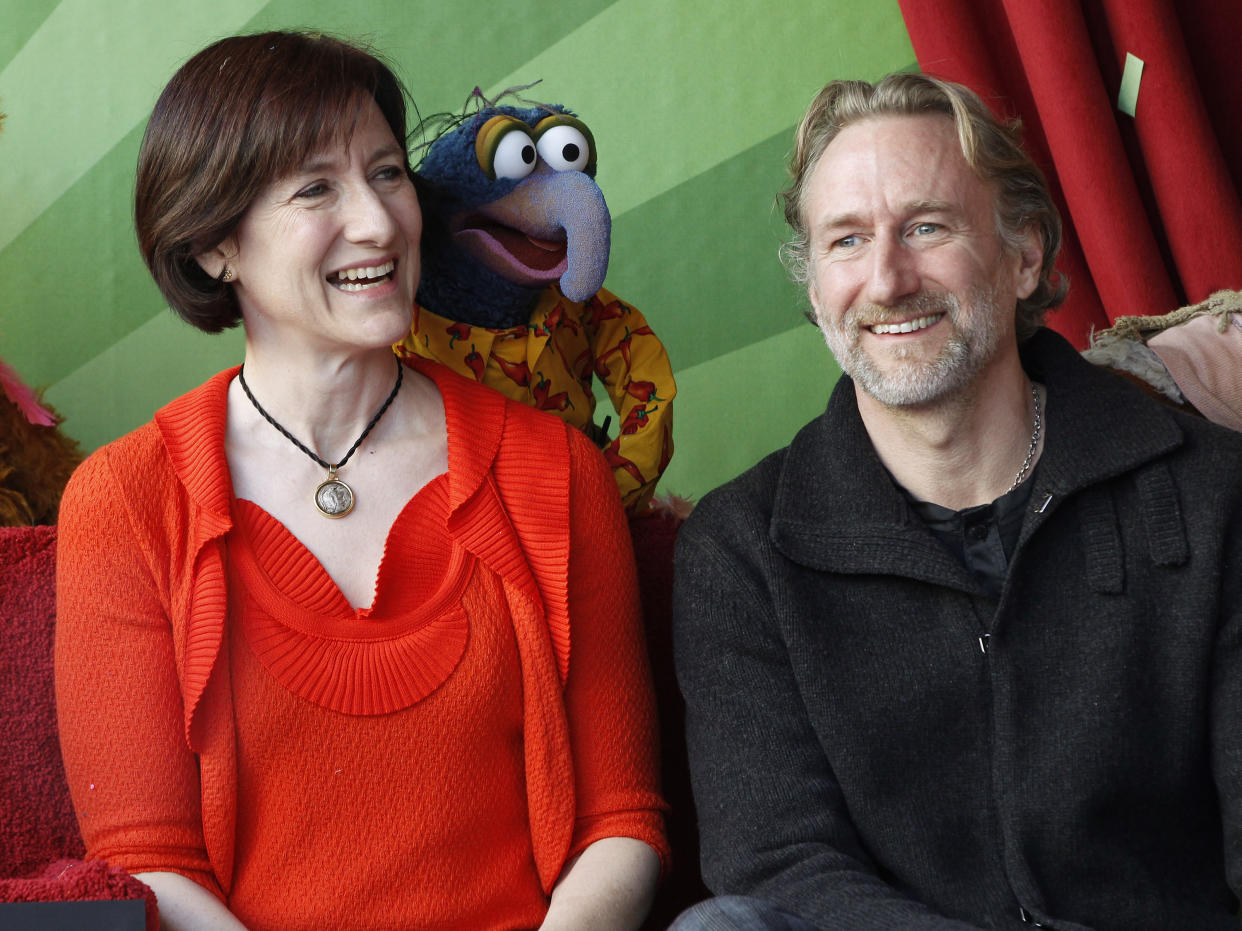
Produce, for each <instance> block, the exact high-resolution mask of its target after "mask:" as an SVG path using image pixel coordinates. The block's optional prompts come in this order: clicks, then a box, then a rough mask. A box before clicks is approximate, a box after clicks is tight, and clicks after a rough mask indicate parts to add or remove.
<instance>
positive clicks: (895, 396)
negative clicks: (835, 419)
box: [820, 288, 1002, 407]
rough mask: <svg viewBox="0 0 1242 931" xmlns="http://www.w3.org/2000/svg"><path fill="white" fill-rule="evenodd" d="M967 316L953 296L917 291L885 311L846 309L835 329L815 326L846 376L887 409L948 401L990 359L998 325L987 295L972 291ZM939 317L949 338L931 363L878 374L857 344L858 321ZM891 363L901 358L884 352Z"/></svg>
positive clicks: (986, 291)
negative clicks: (949, 331) (950, 329)
mask: <svg viewBox="0 0 1242 931" xmlns="http://www.w3.org/2000/svg"><path fill="white" fill-rule="evenodd" d="M968 299H969V302H970V308H971V309H970V312H969V314H967V315H963V312H962V304H961V301H959V300H958V298H957V296H956V295H953V294H948V293H940V294H936V293H931V292H927V291H921V292H919V293H918V294H916V295H914V296H913V297H911V298H908V299H906V300H903V301H902V302H901V303H899V304H896V305H894V306H892V307H888V308H883V309H881V308H879V307H876V306H874V305H863V306H860V307H854V308H851V309H850V310H849V311H848V312H847V313H846V315H845V319H844V320H843V321H841V323H839V324H833V323H823V322H821V324H820V331H821V332H822V333H823V334H824V341H825V342H826V343H827V344H828V348H829V350H831V352H832V355H833V357H834V358H836V360H837V365H839V366H840V367H841V371H843V372H844V373H845V374H846V375H848V376H850V378H852V379H853V380H854V383H855V384H856V385H858V386H859V387H860V388H862V390H863V391H865V392H866V393H867V394H868V395H870V396H871V397H873V398H875V400H877V401H879V402H880V403H881V404H884V405H886V406H888V407H917V406H919V405H923V404H930V403H932V402H933V401H938V400H940V399H942V398H944V397H948V396H951V395H953V394H956V393H957V392H959V391H961V390H962V389H963V388H965V387H966V386H967V385H969V384H970V383H971V382H972V381H973V380H974V379H975V377H976V376H977V375H978V374H979V373H980V372H981V371H983V369H984V367H985V366H986V365H987V364H988V362H989V361H991V359H992V357H993V356H994V355H996V350H997V347H998V346H999V345H1000V338H1001V329H1002V327H1001V320H1000V316H999V314H998V313H997V308H996V301H995V298H994V294H993V292H992V290H990V289H986V288H973V289H971V291H970V293H969V294H968ZM938 313H943V314H944V315H945V319H943V320H941V321H939V322H938V323H936V324H935V325H936V326H944V325H945V324H949V325H951V326H952V327H953V333H952V334H951V335H950V336H949V339H948V342H946V343H945V345H944V348H943V349H941V351H940V353H939V355H937V356H936V357H935V358H934V359H930V360H926V361H922V362H919V361H910V362H907V363H905V364H901V365H898V366H896V367H895V368H894V369H893V370H892V371H890V372H887V373H885V372H883V371H881V370H880V368H879V367H878V366H877V365H876V364H875V362H874V360H873V359H872V358H871V357H870V356H869V355H867V353H866V352H865V351H863V349H862V347H861V346H860V345H859V341H860V338H861V328H860V327H859V326H858V321H859V320H869V321H871V322H872V323H876V322H882V321H884V320H888V319H894V320H895V319H909V318H911V317H927V316H930V315H932V314H938ZM890 356H891V358H893V359H894V360H901V359H903V357H905V356H907V354H906V353H904V352H902V351H901V350H898V351H896V352H892V351H890Z"/></svg>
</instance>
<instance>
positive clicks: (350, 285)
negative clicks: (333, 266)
mask: <svg viewBox="0 0 1242 931" xmlns="http://www.w3.org/2000/svg"><path fill="white" fill-rule="evenodd" d="M394 268H396V263H395V262H394V261H392V260H391V259H389V260H388V261H387V262H385V263H384V264H383V265H376V266H374V267H371V266H362V267H359V268H343V269H341V270H340V271H339V272H337V273H336V274H335V275H334V276H333V277H332V278H330V279H329V281H331V282H332V284H333V285H334V286H335V287H337V288H340V289H341V290H342V291H365V290H367V289H368V288H374V287H376V286H377V285H381V284H383V283H384V282H385V281H387V280H388V276H389V275H390V274H391V273H392V270H393V269H394Z"/></svg>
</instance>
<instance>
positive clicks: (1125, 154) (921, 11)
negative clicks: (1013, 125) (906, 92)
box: [900, 0, 1242, 348]
mask: <svg viewBox="0 0 1242 931" xmlns="http://www.w3.org/2000/svg"><path fill="white" fill-rule="evenodd" d="M900 2H901V9H902V13H903V15H904V16H905V21H906V27H907V29H908V30H909V32H910V39H911V41H912V43H913V45H914V50H915V54H917V55H918V59H919V65H920V67H922V68H923V70H925V71H928V72H931V73H932V74H936V75H939V76H941V77H944V78H948V79H950V80H953V81H960V82H961V83H963V84H967V85H969V86H970V87H972V88H974V89H975V90H977V91H978V92H979V93H980V94H982V95H983V97H984V98H985V99H986V100H987V101H988V102H989V103H990V104H991V105H992V106H993V109H994V110H995V111H996V112H997V113H998V114H1000V115H1001V116H1005V117H1013V116H1017V117H1020V118H1021V120H1022V122H1023V125H1024V127H1025V130H1024V136H1025V138H1026V141H1027V148H1028V151H1030V153H1031V154H1032V156H1033V157H1034V158H1035V160H1036V162H1037V163H1038V164H1039V165H1040V167H1041V168H1042V169H1043V170H1044V172H1045V173H1046V174H1047V176H1048V180H1049V182H1050V184H1051V187H1052V190H1053V194H1054V196H1055V197H1056V199H1057V205H1058V206H1059V207H1060V209H1061V215H1062V218H1063V220H1064V222H1065V245H1064V247H1063V249H1062V253H1061V259H1060V260H1059V262H1058V267H1059V268H1060V269H1061V270H1062V271H1064V272H1065V273H1066V274H1067V275H1068V276H1069V279H1070V296H1069V299H1068V300H1067V301H1066V303H1065V305H1064V306H1063V307H1062V309H1061V310H1060V311H1058V312H1056V313H1055V314H1053V315H1052V316H1050V317H1049V323H1050V325H1051V326H1053V327H1054V328H1055V329H1057V330H1059V331H1060V332H1061V333H1063V334H1065V335H1066V336H1067V337H1069V338H1070V339H1071V340H1073V341H1074V343H1075V344H1076V345H1078V346H1079V347H1080V348H1081V347H1083V346H1085V345H1086V342H1087V337H1088V334H1089V333H1090V331H1091V329H1092V328H1093V327H1095V328H1102V327H1106V326H1108V325H1109V323H1110V322H1111V321H1112V320H1114V319H1116V318H1117V317H1119V316H1123V315H1126V314H1162V313H1168V312H1169V311H1170V310H1173V309H1175V308H1177V307H1178V306H1180V305H1182V304H1184V303H1187V302H1195V301H1200V300H1203V299H1204V298H1206V297H1207V296H1208V295H1209V294H1210V293H1211V292H1213V291H1215V290H1218V289H1220V288H1235V289H1242V199H1240V197H1239V191H1240V190H1242V119H1239V117H1240V116H1242V68H1239V67H1238V66H1237V55H1236V45H1237V41H1238V37H1239V36H1242V3H1240V2H1239V0H1085V2H1084V0H900ZM1127 52H1130V53H1132V54H1134V55H1136V56H1137V57H1139V58H1141V59H1142V60H1143V61H1144V63H1145V67H1144V70H1143V75H1142V82H1141V84H1140V87H1139V94H1138V103H1137V106H1136V108H1135V115H1134V116H1133V117H1131V116H1129V115H1127V114H1124V113H1122V112H1120V111H1119V110H1118V109H1117V94H1118V91H1119V89H1120V86H1121V76H1122V71H1123V68H1124V65H1125V59H1126V53H1127Z"/></svg>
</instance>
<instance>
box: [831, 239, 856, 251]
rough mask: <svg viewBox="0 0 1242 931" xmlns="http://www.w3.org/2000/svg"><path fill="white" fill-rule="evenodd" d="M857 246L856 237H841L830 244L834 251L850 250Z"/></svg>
mask: <svg viewBox="0 0 1242 931" xmlns="http://www.w3.org/2000/svg"><path fill="white" fill-rule="evenodd" d="M856 245H858V237H857V236H842V237H841V238H840V239H838V240H836V241H835V242H833V244H832V248H834V249H852V248H854V247H855V246H856Z"/></svg>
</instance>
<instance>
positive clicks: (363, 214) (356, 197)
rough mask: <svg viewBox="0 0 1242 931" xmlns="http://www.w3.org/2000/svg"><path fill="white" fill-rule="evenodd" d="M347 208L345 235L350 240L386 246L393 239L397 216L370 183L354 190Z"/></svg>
mask: <svg viewBox="0 0 1242 931" xmlns="http://www.w3.org/2000/svg"><path fill="white" fill-rule="evenodd" d="M345 209H346V211H347V216H346V220H345V236H346V238H347V239H349V241H350V242H356V243H372V244H374V245H377V246H384V245H387V244H389V243H390V242H391V241H392V239H393V236H394V234H395V233H396V229H397V221H396V218H395V217H394V216H393V214H392V211H391V210H390V209H389V207H388V204H386V203H385V202H384V199H383V198H382V197H380V196H379V194H377V193H376V192H375V191H374V190H373V189H372V188H371V187H370V185H366V186H363V187H361V188H359V189H358V190H356V191H354V192H352V193H351V194H350V196H349V200H348V202H347V204H346V207H345Z"/></svg>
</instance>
